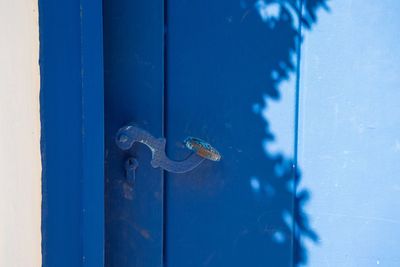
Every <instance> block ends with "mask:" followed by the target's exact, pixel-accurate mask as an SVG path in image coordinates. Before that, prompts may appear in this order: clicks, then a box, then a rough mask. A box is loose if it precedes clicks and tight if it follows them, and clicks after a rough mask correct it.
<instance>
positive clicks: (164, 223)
mask: <svg viewBox="0 0 400 267" xmlns="http://www.w3.org/2000/svg"><path fill="white" fill-rule="evenodd" d="M163 11H164V14H163V16H164V32H163V44H164V46H163V57H164V58H163V64H164V68H163V72H164V77H163V78H164V84H163V96H162V102H163V103H162V105H163V107H162V111H163V119H162V135H163V137H164V138H165V139H166V140H167V131H168V126H167V125H168V97H167V93H168V39H167V38H168V36H167V31H168V2H167V0H163ZM165 149H166V150H167V145H166V147H165ZM167 176H168V174H167V172H166V171H165V170H162V187H163V189H162V213H163V214H162V259H161V260H162V265H163V266H166V265H167V263H166V257H167V246H166V243H167V241H166V240H167V216H168V214H167V192H168V191H167V181H166V179H167Z"/></svg>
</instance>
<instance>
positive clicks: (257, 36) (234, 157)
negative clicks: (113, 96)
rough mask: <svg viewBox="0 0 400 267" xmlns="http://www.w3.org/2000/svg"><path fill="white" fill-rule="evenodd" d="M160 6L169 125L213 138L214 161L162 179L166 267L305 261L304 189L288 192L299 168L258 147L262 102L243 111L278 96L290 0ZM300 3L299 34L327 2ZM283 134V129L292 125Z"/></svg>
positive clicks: (290, 29) (288, 45) (292, 54)
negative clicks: (196, 100) (165, 18)
mask: <svg viewBox="0 0 400 267" xmlns="http://www.w3.org/2000/svg"><path fill="white" fill-rule="evenodd" d="M170 2H172V3H174V5H172V6H171V7H170V10H173V14H172V15H171V16H170V17H173V16H175V17H174V18H172V19H171V20H172V25H169V26H170V29H169V34H170V35H169V38H170V43H169V44H168V45H169V47H172V48H171V53H172V55H168V56H169V62H170V65H168V71H169V75H170V77H171V79H170V83H172V85H171V84H169V86H170V90H169V100H168V103H169V109H170V110H169V114H168V116H169V117H170V118H172V119H171V121H174V123H176V124H175V125H180V126H182V125H186V128H187V129H189V130H187V131H186V133H185V134H188V135H195V136H201V137H202V138H204V139H206V140H208V141H210V142H211V143H212V144H216V146H217V148H218V149H220V150H221V153H222V155H223V161H221V163H220V164H223V166H224V167H221V165H219V166H218V167H215V168H213V167H211V166H212V165H211V164H212V163H205V165H207V164H209V165H208V166H205V167H204V169H203V170H204V171H203V172H200V171H198V172H193V173H190V174H188V175H186V176H179V177H169V178H168V180H169V181H171V183H172V185H171V186H170V187H169V190H168V192H171V193H170V194H169V195H170V196H169V197H168V199H169V200H168V201H169V202H168V203H170V204H171V203H173V205H172V204H171V205H170V204H169V205H170V206H171V207H170V208H169V210H168V225H169V226H168V229H171V230H169V232H168V234H167V241H168V240H169V241H168V242H170V243H168V242H167V251H168V257H167V259H168V263H169V266H184V263H182V262H183V261H182V260H180V261H179V259H182V257H185V263H186V264H187V263H188V262H194V263H197V262H201V261H203V263H204V266H252V267H256V266H274V267H280V266H282V267H289V266H300V265H304V264H306V262H307V251H306V248H305V247H304V245H303V242H302V239H304V238H308V239H310V240H311V241H313V242H317V241H318V236H317V234H316V232H315V231H314V230H313V229H312V228H311V226H310V224H309V221H308V216H307V214H306V212H305V211H304V205H305V204H306V202H307V201H308V199H309V196H310V193H309V192H308V191H307V190H303V191H301V192H296V188H297V184H298V183H299V180H300V174H299V171H297V172H298V173H297V174H294V168H293V165H294V159H292V158H287V157H285V156H284V155H283V154H272V153H269V152H268V151H267V150H266V149H265V144H269V143H273V142H274V139H275V138H276V136H275V135H274V133H272V132H271V129H270V126H269V122H268V118H266V117H265V116H263V115H262V114H261V112H260V111H261V110H264V109H265V108H266V106H263V105H259V106H258V108H255V109H253V110H252V107H255V105H254V103H259V102H261V101H263V99H264V100H268V99H272V100H276V101H278V100H279V99H280V87H281V85H282V82H284V81H287V80H288V79H289V77H290V76H292V77H293V76H295V74H296V71H297V63H296V59H297V56H298V52H299V51H298V50H299V49H298V47H299V41H300V40H301V36H300V34H299V19H298V18H299V14H300V11H299V2H300V1H298V0H275V1H274V0H258V1H251V0H247V1H246V0H242V1H240V2H239V3H238V2H237V1H232V0H218V1H177V0H172V1H170ZM205 2H206V3H205ZM303 2H304V3H303V5H304V6H303V15H302V25H303V30H304V29H306V30H311V28H312V26H313V25H314V24H315V23H316V22H317V15H316V14H317V11H318V10H319V9H321V8H325V9H326V10H328V7H327V5H326V0H305V1H303ZM187 10H195V12H190V14H187V13H188V12H187ZM181 17H183V18H181ZM176 18H178V19H176ZM182 21H187V22H188V23H187V25H183V24H184V23H182ZM176 36H177V37H176ZM182 36H184V37H185V38H182ZM175 40H176V41H175ZM175 51H177V52H175ZM174 53H175V54H174ZM176 77H177V78H176ZM181 77H184V78H181ZM177 84H179V86H177ZM293 84H294V83H293ZM179 87H181V88H185V89H176V88H179ZM177 90H179V93H174V91H177ZM174 94H175V95H174ZM193 96H201V98H202V99H204V102H203V104H202V105H201V108H200V109H201V114H199V110H198V109H197V110H194V109H193V108H190V105H192V104H193V103H191V104H184V103H182V102H183V101H182V100H186V99H192V98H193ZM176 99H179V100H176ZM260 100H261V101H260ZM264 103H265V101H264ZM264 105H265V104H264ZM193 110H194V111H193ZM288 112H292V111H291V110H289V111H288ZM210 118H212V119H210ZM198 125H202V126H203V128H204V129H203V130H201V131H203V132H200V133H199V132H198V129H197V128H199V127H198ZM286 125H292V122H287V123H286ZM260 126H261V127H260ZM175 128H177V127H175ZM178 131H181V129H179V130H176V131H175V129H174V128H173V127H171V128H169V129H168V130H167V136H168V138H171V139H175V138H180V136H179V133H178ZM196 131H197V132H196ZM289 131H291V133H290V135H291V134H293V127H291V128H290V129H289ZM178 140H179V139H178ZM174 150H176V148H172V149H171V151H169V152H171V153H169V154H170V155H171V156H172V157H173V158H182V157H183V155H182V154H178V153H177V154H174ZM208 169H212V171H208ZM294 177H296V178H295V181H294V179H293V178H294ZM170 178H175V179H170ZM211 178H212V179H211ZM199 183H201V186H203V187H208V188H205V189H203V192H207V194H209V195H208V196H205V194H206V193H202V192H200V193H199V192H198V191H199V190H197V191H196V188H192V189H191V190H189V189H188V188H189V187H190V184H196V186H197V187H198V186H199ZM213 190H214V191H215V192H214V193H213V192H212V191H213ZM202 194H203V195H202ZM210 195H212V196H210ZM199 202H201V205H199ZM193 207H194V208H193ZM183 211H184V212H183ZM183 213H184V214H183ZM293 225H294V227H293ZM194 229H196V230H195V231H194ZM210 235H212V236H211V237H210ZM178 241H179V242H180V243H179V242H178ZM178 243H179V244H178ZM190 244H192V245H190ZM199 244H200V245H199ZM200 250H201V251H200ZM182 255H183V256H182ZM207 257H208V258H207ZM204 258H206V259H207V260H204ZM196 266H197V265H196Z"/></svg>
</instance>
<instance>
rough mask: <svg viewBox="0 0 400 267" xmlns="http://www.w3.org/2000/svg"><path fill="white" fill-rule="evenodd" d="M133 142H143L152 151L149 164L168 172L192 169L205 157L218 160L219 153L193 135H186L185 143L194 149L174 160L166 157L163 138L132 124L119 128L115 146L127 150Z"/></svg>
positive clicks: (219, 157)
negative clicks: (181, 157)
mask: <svg viewBox="0 0 400 267" xmlns="http://www.w3.org/2000/svg"><path fill="white" fill-rule="evenodd" d="M135 142H139V143H142V144H145V145H146V146H147V147H148V148H150V150H151V152H152V159H151V166H152V167H153V168H162V169H164V170H166V171H169V172H175V173H185V172H188V171H191V170H193V169H194V168H196V167H197V166H199V165H200V163H202V162H203V161H204V160H205V159H208V160H212V161H219V160H220V159H221V155H220V154H219V152H218V151H217V150H216V149H215V148H213V147H212V146H211V145H210V144H208V143H207V142H205V141H203V140H201V139H199V138H194V137H188V138H186V140H185V145H186V147H187V148H188V149H190V150H192V151H194V153H192V154H191V155H190V156H189V157H188V158H186V159H185V160H183V161H174V160H171V159H170V158H168V156H167V155H166V153H165V144H166V140H165V138H155V137H154V136H152V135H151V134H150V133H148V132H147V131H145V130H143V129H141V128H139V127H137V126H133V125H128V126H125V127H122V128H121V129H119V131H118V133H117V136H116V143H117V146H118V147H119V148H120V149H122V150H129V149H130V148H131V147H132V146H133V144H134V143H135Z"/></svg>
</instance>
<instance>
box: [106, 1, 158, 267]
mask: <svg viewBox="0 0 400 267" xmlns="http://www.w3.org/2000/svg"><path fill="white" fill-rule="evenodd" d="M163 39H164V19H163V1H161V0H160V1H108V0H106V1H104V51H105V55H104V59H105V99H106V100H105V124H106V125H105V127H106V131H105V135H106V136H105V138H106V139H105V140H106V143H105V145H106V155H105V173H106V181H105V182H106V191H105V197H106V200H105V208H106V248H105V250H106V255H105V256H106V266H121V267H122V266H136V267H140V266H142V267H150V266H161V261H162V238H163V234H162V228H163V227H162V225H163V224H162V223H163V222H162V216H163V173H162V171H161V170H160V169H154V168H152V167H151V166H150V158H151V153H150V151H149V150H148V149H147V148H146V147H144V146H140V145H139V146H135V148H134V149H133V150H132V151H130V152H129V153H125V152H122V151H120V150H119V149H118V148H117V147H116V145H115V134H116V132H117V130H118V129H119V128H120V127H122V126H124V125H125V124H127V123H130V122H134V123H136V124H138V125H140V126H141V127H144V128H146V129H147V130H148V131H150V132H151V133H152V134H154V135H155V136H162V134H163V84H164V76H163V75H164V70H163V68H164V65H163V47H164V45H163ZM130 156H134V157H136V159H137V161H138V162H139V167H138V168H137V170H136V179H135V182H134V183H132V182H129V181H128V179H127V178H126V173H125V171H124V163H125V160H126V159H127V158H128V157H130Z"/></svg>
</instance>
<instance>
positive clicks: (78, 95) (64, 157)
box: [39, 0, 104, 267]
mask: <svg viewBox="0 0 400 267" xmlns="http://www.w3.org/2000/svg"><path fill="white" fill-rule="evenodd" d="M102 25H103V24H102V1H90V0H68V1H67V0H62V1H50V0H39V27H40V72H41V93H40V104H41V108H40V109H41V126H42V132H41V151H42V166H43V170H42V193H43V198H42V261H43V263H42V266H45V267H46V266H57V267H64V266H65V267H67V266H68V267H71V266H87V267H98V266H103V265H104V259H103V258H104V174H103V168H104V167H103V166H104V86H103V29H102V27H103V26H102Z"/></svg>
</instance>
